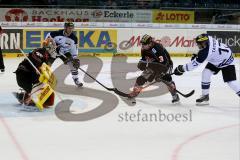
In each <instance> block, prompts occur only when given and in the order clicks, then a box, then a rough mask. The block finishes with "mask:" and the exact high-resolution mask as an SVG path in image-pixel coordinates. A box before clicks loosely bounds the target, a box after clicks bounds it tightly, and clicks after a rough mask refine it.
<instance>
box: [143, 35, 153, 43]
mask: <svg viewBox="0 0 240 160" xmlns="http://www.w3.org/2000/svg"><path fill="white" fill-rule="evenodd" d="M151 41H152V37H151V36H149V35H147V34H145V35H144V36H143V37H142V39H141V41H140V43H142V44H143V45H146V44H149V43H150V42H151Z"/></svg>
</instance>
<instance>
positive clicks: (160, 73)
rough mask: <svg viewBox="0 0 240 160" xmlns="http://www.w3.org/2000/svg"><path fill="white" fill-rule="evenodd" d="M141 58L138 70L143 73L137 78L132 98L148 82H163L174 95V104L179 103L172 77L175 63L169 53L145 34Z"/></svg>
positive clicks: (142, 41)
mask: <svg viewBox="0 0 240 160" xmlns="http://www.w3.org/2000/svg"><path fill="white" fill-rule="evenodd" d="M140 42H141V44H142V48H141V56H142V58H141V59H140V61H139V63H138V68H139V69H140V70H141V71H143V72H142V74H141V75H140V76H139V77H138V78H137V80H136V83H135V85H134V88H133V91H132V93H130V97H132V98H133V97H136V96H137V95H138V94H139V93H140V91H141V90H142V86H143V85H144V84H145V83H146V82H152V81H153V80H155V81H158V82H161V81H162V82H163V83H165V84H166V85H167V87H168V90H169V92H170V93H171V95H172V103H177V102H179V101H180V98H179V96H178V94H177V92H176V86H175V83H174V81H173V80H172V77H171V75H169V74H170V73H171V72H172V67H173V62H172V60H171V57H170V55H169V53H168V51H167V50H166V49H165V48H164V47H163V46H162V45H161V44H159V43H157V42H155V41H154V40H153V38H152V37H151V36H149V35H147V34H145V35H144V36H143V37H142V39H141V41H140Z"/></svg>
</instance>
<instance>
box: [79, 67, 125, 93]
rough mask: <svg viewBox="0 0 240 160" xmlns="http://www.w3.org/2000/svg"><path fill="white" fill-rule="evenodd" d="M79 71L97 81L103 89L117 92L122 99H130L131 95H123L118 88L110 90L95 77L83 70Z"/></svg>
mask: <svg viewBox="0 0 240 160" xmlns="http://www.w3.org/2000/svg"><path fill="white" fill-rule="evenodd" d="M79 69H80V70H81V71H82V72H83V73H85V74H86V75H87V76H88V77H90V78H92V79H93V80H94V81H96V82H97V83H98V84H100V85H101V86H102V87H103V88H105V89H106V90H108V91H113V92H115V93H116V94H117V95H119V96H122V97H129V94H126V93H123V92H121V91H119V90H118V89H117V88H108V87H106V86H105V85H103V84H102V83H101V82H99V81H98V80H97V79H96V78H94V77H93V76H91V75H90V74H88V73H87V72H86V71H84V70H83V69H82V68H80V67H79Z"/></svg>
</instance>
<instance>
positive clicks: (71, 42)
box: [46, 22, 83, 87]
mask: <svg viewBox="0 0 240 160" xmlns="http://www.w3.org/2000/svg"><path fill="white" fill-rule="evenodd" d="M73 29H74V24H73V23H72V22H66V23H65V24H64V29H63V30H58V31H53V32H50V33H49V34H47V36H46V38H49V37H50V38H52V39H53V40H54V42H55V43H56V45H57V54H56V55H54V56H52V57H51V58H50V62H51V63H53V62H54V61H55V59H56V58H60V59H61V60H62V61H63V63H64V64H67V65H68V66H69V68H70V71H71V74H72V78H73V81H74V83H75V84H76V85H77V86H78V87H82V86H83V84H82V83H81V82H80V81H79V77H78V68H79V67H80V60H79V58H78V47H77V44H78V38H77V37H76V35H75V34H74V33H73Z"/></svg>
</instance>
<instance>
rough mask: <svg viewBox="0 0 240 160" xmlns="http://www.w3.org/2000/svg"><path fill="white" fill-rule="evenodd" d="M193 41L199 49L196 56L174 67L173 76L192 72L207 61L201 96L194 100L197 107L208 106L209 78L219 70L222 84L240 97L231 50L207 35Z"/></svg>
mask: <svg viewBox="0 0 240 160" xmlns="http://www.w3.org/2000/svg"><path fill="white" fill-rule="evenodd" d="M195 41H196V43H197V46H198V48H199V52H198V54H197V55H194V56H193V57H192V59H191V62H189V63H187V64H185V65H179V66H178V67H176V68H175V70H174V74H175V75H182V74H183V73H184V72H185V71H192V70H194V69H195V68H197V67H198V66H199V65H200V64H201V63H203V62H204V61H205V60H206V61H208V63H207V65H206V67H205V69H204V70H203V72H202V96H201V97H200V98H199V99H197V100H196V103H197V105H207V104H209V88H210V83H211V76H212V75H215V74H217V73H218V72H219V71H220V70H221V71H222V76H223V80H224V82H225V83H227V84H228V85H229V87H230V88H232V89H233V90H234V91H235V92H236V94H237V95H238V96H239V97H240V84H239V82H238V81H237V80H236V69H235V65H234V58H233V54H232V51H231V49H230V48H229V47H228V46H227V45H225V44H223V43H220V42H218V41H217V40H216V39H214V38H212V37H211V36H208V35H207V34H201V35H199V36H197V37H196V39H195Z"/></svg>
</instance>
